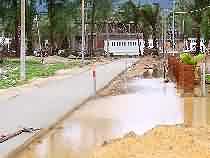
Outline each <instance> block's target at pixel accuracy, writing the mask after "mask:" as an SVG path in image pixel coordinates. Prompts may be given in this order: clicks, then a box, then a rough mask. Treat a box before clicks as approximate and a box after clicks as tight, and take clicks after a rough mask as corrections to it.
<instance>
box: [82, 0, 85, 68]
mask: <svg viewBox="0 0 210 158" xmlns="http://www.w3.org/2000/svg"><path fill="white" fill-rule="evenodd" d="M81 15H82V51H81V53H82V61H81V62H82V64H84V60H85V55H84V52H85V0H82V7H81Z"/></svg>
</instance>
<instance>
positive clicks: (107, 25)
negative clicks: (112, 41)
mask: <svg viewBox="0 0 210 158" xmlns="http://www.w3.org/2000/svg"><path fill="white" fill-rule="evenodd" d="M106 42H107V55H108V56H109V22H108V20H107V23H106Z"/></svg>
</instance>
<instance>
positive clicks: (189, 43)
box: [185, 38, 206, 52]
mask: <svg viewBox="0 0 210 158" xmlns="http://www.w3.org/2000/svg"><path fill="white" fill-rule="evenodd" d="M204 43H205V41H204V39H203V38H201V42H200V49H201V52H204V51H206V47H205V45H204ZM185 47H186V48H187V50H189V51H196V38H188V40H185Z"/></svg>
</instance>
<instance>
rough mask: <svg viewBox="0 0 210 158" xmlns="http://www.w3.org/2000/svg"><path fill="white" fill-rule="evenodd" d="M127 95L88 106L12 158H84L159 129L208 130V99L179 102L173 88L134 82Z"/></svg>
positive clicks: (155, 82) (160, 82)
mask: <svg viewBox="0 0 210 158" xmlns="http://www.w3.org/2000/svg"><path fill="white" fill-rule="evenodd" d="M125 88H126V90H127V93H126V94H123V95H119V96H110V97H104V98H98V99H96V100H93V101H89V102H88V103H86V104H85V105H84V106H82V107H81V108H80V109H79V110H77V111H75V112H74V113H73V114H72V115H71V116H69V118H67V119H66V120H65V121H64V122H62V123H61V124H60V125H58V126H57V127H56V128H55V129H53V130H52V131H51V132H50V133H49V134H48V135H46V136H45V137H44V138H42V139H40V140H37V141H36V142H35V143H33V144H32V145H31V146H29V147H28V148H27V149H25V150H24V151H23V152H22V153H20V154H19V155H17V156H16V158H59V157H60V158H86V157H88V154H89V153H90V152H91V151H92V150H93V148H94V147H95V146H98V145H101V144H103V143H106V142H105V141H107V140H110V139H113V138H118V137H122V136H123V135H125V134H126V133H128V132H130V131H134V132H135V133H137V134H143V133H145V132H147V131H148V130H150V129H152V128H154V127H156V126H157V125H174V124H185V125H187V126H201V125H207V124H210V99H209V98H199V97H196V98H193V97H185V98H182V97H179V94H177V91H176V89H175V85H174V84H173V83H164V82H163V80H162V79H139V78H136V79H134V80H132V81H131V82H129V83H127V84H126V85H125Z"/></svg>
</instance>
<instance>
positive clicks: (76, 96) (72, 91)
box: [0, 59, 137, 157]
mask: <svg viewBox="0 0 210 158" xmlns="http://www.w3.org/2000/svg"><path fill="white" fill-rule="evenodd" d="M136 60H137V59H121V60H118V61H115V62H112V63H110V64H106V65H101V66H98V67H97V68H96V74H97V77H96V78H97V86H96V87H97V90H99V89H101V88H103V87H104V86H106V85H107V84H108V83H109V82H110V81H111V80H112V79H113V78H114V77H116V76H117V75H118V74H119V73H121V72H122V71H123V70H125V68H126V66H131V65H132V63H134V62H135V61H136ZM93 93H94V90H93V80H92V72H91V70H88V71H85V72H83V73H80V74H77V75H74V76H70V77H65V78H64V79H59V80H50V81H49V82H47V83H45V84H44V85H41V86H37V87H36V88H35V87H33V88H31V89H30V88H28V89H27V91H21V92H20V93H18V94H15V95H11V96H6V97H5V95H3V96H0V112H1V114H0V132H13V131H15V130H17V128H19V127H34V128H47V127H49V126H50V125H52V124H53V123H54V122H56V121H57V120H58V119H59V118H60V117H61V116H63V115H64V114H65V113H67V112H68V111H71V110H73V109H74V108H75V107H76V106H78V105H79V104H81V103H82V102H83V101H84V100H85V99H87V98H89V97H91V96H92V95H93ZM30 136H31V135H28V134H25V135H23V136H19V137H17V138H15V139H12V140H10V141H8V142H6V143H3V144H0V157H4V156H5V155H7V153H8V152H9V151H11V150H12V148H13V149H14V148H15V147H17V146H19V145H20V144H22V143H23V142H24V141H25V140H26V139H28V138H29V137H30Z"/></svg>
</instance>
